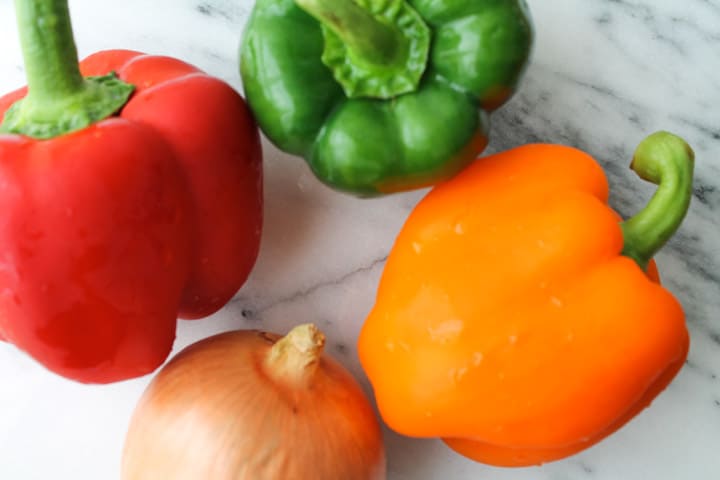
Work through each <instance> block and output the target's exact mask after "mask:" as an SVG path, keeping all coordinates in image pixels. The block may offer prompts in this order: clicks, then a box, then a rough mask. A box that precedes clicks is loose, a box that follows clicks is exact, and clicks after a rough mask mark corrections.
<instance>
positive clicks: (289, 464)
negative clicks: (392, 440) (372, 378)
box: [122, 325, 385, 480]
mask: <svg viewBox="0 0 720 480" xmlns="http://www.w3.org/2000/svg"><path fill="white" fill-rule="evenodd" d="M324 342H325V337H324V336H323V334H322V333H321V332H320V331H319V330H318V329H317V328H316V327H315V326H314V325H301V326H298V327H295V328H294V329H293V330H292V331H291V332H290V333H289V334H288V335H287V336H285V337H282V338H281V337H280V336H279V335H276V334H272V333H266V332H260V331H255V330H240V331H234V332H227V333H223V334H220V335H215V336H213V337H210V338H207V339H205V340H202V341H200V342H198V343H195V344H193V345H190V346H189V347H187V348H186V349H184V350H183V351H181V352H180V353H179V354H178V355H177V356H175V357H174V358H173V359H172V360H171V361H170V362H168V364H167V365H166V366H165V367H163V368H162V369H161V370H160V372H159V373H158V374H157V376H156V377H155V378H154V379H153V380H152V382H150V385H148V387H147V390H146V391H145V392H144V394H143V396H142V397H141V399H140V401H139V403H138V405H137V407H136V408H135V412H134V414H133V417H132V419H131V422H130V426H129V429H128V433H127V437H126V439H125V447H124V450H123V459H122V479H123V480H184V479H187V480H190V479H192V480H226V479H227V480H230V479H232V480H245V479H247V480H263V479H268V480H271V479H272V480H274V479H278V480H305V479H307V480H325V479H327V480H368V479H372V480H376V479H377V480H382V479H384V478H385V453H384V449H383V443H382V433H381V430H380V425H379V423H378V420H377V417H376V415H375V412H374V411H373V409H372V407H371V405H370V403H369V402H368V400H367V398H366V397H365V394H364V393H363V391H362V390H361V388H360V386H359V385H358V384H357V382H356V381H355V379H354V378H353V377H352V375H351V374H350V373H349V372H348V371H347V370H345V369H344V368H343V367H342V366H341V365H340V364H339V363H337V362H336V361H334V360H333V359H332V358H330V357H329V356H327V355H325V354H323V345H324Z"/></svg>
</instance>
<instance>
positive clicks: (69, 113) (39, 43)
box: [0, 0, 134, 138]
mask: <svg viewBox="0 0 720 480" xmlns="http://www.w3.org/2000/svg"><path fill="white" fill-rule="evenodd" d="M15 12H16V17H17V25H18V30H19V35H20V46H21V48H22V53H23V61H24V64H25V71H26V77H27V85H28V93H27V96H26V97H25V98H24V99H22V100H20V101H19V102H17V103H16V104H14V105H13V106H12V107H11V108H10V109H9V110H8V112H7V114H6V115H5V119H4V121H3V123H2V125H0V132H10V133H20V134H25V135H28V136H32V137H35V138H51V137H54V136H58V135H61V134H63V133H68V132H70V131H74V130H79V129H81V128H84V127H86V126H88V125H89V124H91V123H93V122H95V121H98V120H101V119H103V118H106V117H108V116H110V115H112V114H113V113H115V112H116V111H118V110H119V109H120V108H122V106H123V105H124V104H125V103H126V102H127V99H128V97H129V96H130V94H131V93H132V91H133V89H134V87H133V86H132V85H129V84H127V83H124V82H121V81H120V80H118V79H117V78H116V77H115V76H114V75H109V76H105V77H96V78H88V79H84V78H83V77H82V75H81V73H80V68H79V66H78V55H77V48H76V46H75V41H74V39H73V32H72V25H71V22H70V12H69V9H68V2H67V0H15Z"/></svg>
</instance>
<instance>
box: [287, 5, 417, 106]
mask: <svg viewBox="0 0 720 480" xmlns="http://www.w3.org/2000/svg"><path fill="white" fill-rule="evenodd" d="M295 4H296V5H297V6H298V7H300V8H301V9H303V10H304V11H306V12H307V13H309V14H310V15H311V16H313V17H314V18H315V19H316V20H318V21H319V22H320V24H321V25H322V31H323V36H324V39H325V46H324V50H323V55H322V61H323V63H325V65H327V66H328V67H329V68H330V70H332V72H333V75H334V76H335V79H336V80H337V82H338V83H339V84H340V85H341V86H342V88H343V90H344V91H345V94H346V95H347V96H348V97H372V98H391V97H393V96H396V95H400V94H403V93H408V92H411V91H414V90H415V89H416V88H417V86H418V84H419V82H420V78H421V77H422V74H423V72H424V71H425V67H426V65H427V58H428V54H429V51H430V29H429V28H428V27H427V25H426V24H425V22H424V21H423V19H422V17H421V16H420V15H419V14H418V13H417V12H416V11H415V10H413V9H412V8H411V7H410V6H409V5H408V4H407V2H405V1H404V0H295Z"/></svg>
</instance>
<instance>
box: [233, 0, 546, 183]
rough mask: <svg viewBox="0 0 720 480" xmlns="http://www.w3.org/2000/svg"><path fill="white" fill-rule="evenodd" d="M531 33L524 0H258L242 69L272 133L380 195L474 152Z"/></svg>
mask: <svg viewBox="0 0 720 480" xmlns="http://www.w3.org/2000/svg"><path fill="white" fill-rule="evenodd" d="M532 41H533V29H532V24H531V20H530V15H529V12H528V8H527V5H526V4H525V2H524V0H257V2H256V3H255V7H254V9H253V11H252V14H251V16H250V19H249V20H248V24H247V25H246V28H245V31H244V34H243V40H242V47H241V50H240V73H241V76H242V82H243V87H244V90H245V95H246V98H247V100H248V102H249V104H250V107H251V109H252V111H253V113H254V115H255V117H256V119H257V121H258V123H259V125H260V128H261V129H262V131H263V133H264V134H265V135H266V136H267V137H268V139H269V140H270V141H272V142H273V143H274V144H275V145H276V146H277V147H278V148H279V149H281V150H283V151H286V152H288V153H291V154H293V155H298V156H302V157H304V158H305V159H306V160H307V162H308V164H309V165H310V167H311V168H312V170H313V172H314V173H315V175H316V176H317V177H318V178H319V179H320V180H321V181H323V182H324V183H326V184H327V185H329V186H331V187H333V188H335V189H338V190H341V191H345V192H349V193H353V194H355V195H358V196H373V195H379V194H383V193H392V192H397V191H403V190H411V189H415V188H420V187H425V186H429V185H432V184H435V183H437V182H439V181H441V180H444V179H447V178H449V177H452V176H453V175H454V174H456V173H457V172H458V171H459V170H461V169H462V168H463V167H465V166H466V165H467V164H468V163H469V162H471V161H472V160H473V159H475V158H476V157H477V156H478V155H479V154H480V153H481V152H482V151H483V150H484V148H485V147H486V145H487V143H488V130H489V122H488V113H489V112H491V111H493V110H494V109H496V108H498V107H500V106H501V105H502V104H504V103H505V102H506V101H507V100H508V99H509V98H510V97H511V96H512V94H513V93H514V90H515V89H516V87H517V85H518V82H519V81H520V78H521V76H522V74H523V72H524V70H525V67H526V65H527V62H528V59H529V56H530V50H531V46H532Z"/></svg>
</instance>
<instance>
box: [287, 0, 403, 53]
mask: <svg viewBox="0 0 720 480" xmlns="http://www.w3.org/2000/svg"><path fill="white" fill-rule="evenodd" d="M295 3H296V4H297V5H298V6H299V7H300V8H302V9H303V10H305V11H306V12H307V13H309V14H310V15H312V16H313V17H315V18H316V19H317V20H318V21H319V22H321V23H322V24H323V25H325V26H326V27H327V28H329V29H330V30H332V31H333V32H334V33H335V34H336V35H337V36H338V37H340V38H341V39H342V41H343V42H345V44H346V45H347V47H348V50H349V51H350V52H351V53H352V55H353V56H354V57H355V58H356V59H357V60H361V61H363V62H366V63H368V64H371V65H387V64H392V63H394V62H395V61H397V60H398V59H399V58H400V56H401V54H402V52H403V51H404V50H405V49H406V48H407V46H406V43H407V42H406V40H405V39H404V38H403V36H402V35H401V33H400V31H399V30H397V29H395V28H393V27H391V26H390V25H386V24H384V23H382V22H380V21H378V20H377V19H376V18H375V17H373V16H372V15H371V14H370V13H369V12H368V11H367V10H365V9H364V8H362V7H360V6H359V5H358V4H357V3H355V2H354V1H353V0H295Z"/></svg>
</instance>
